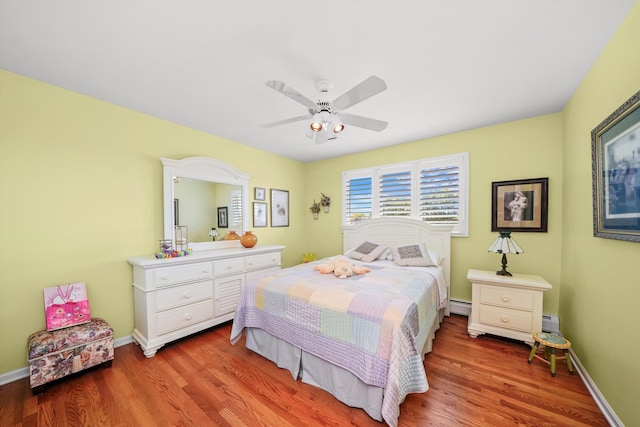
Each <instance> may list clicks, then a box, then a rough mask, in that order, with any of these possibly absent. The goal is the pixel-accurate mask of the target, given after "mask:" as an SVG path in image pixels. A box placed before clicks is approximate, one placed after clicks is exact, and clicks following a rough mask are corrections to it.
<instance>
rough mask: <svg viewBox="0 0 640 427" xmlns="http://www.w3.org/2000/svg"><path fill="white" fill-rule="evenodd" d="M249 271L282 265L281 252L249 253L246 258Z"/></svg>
mask: <svg viewBox="0 0 640 427" xmlns="http://www.w3.org/2000/svg"><path fill="white" fill-rule="evenodd" d="M245 259H246V261H245V266H246V270H247V271H253V270H259V269H263V268H267V267H276V266H279V265H280V252H276V253H270V254H259V255H249V256H248V257H246V258H245Z"/></svg>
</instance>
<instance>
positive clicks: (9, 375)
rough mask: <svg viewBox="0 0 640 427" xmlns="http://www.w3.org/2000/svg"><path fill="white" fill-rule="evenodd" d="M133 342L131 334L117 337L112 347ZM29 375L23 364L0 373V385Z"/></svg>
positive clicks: (26, 367)
mask: <svg viewBox="0 0 640 427" xmlns="http://www.w3.org/2000/svg"><path fill="white" fill-rule="evenodd" d="M132 342H133V338H131V335H128V336H126V337H122V338H117V339H115V340H113V347H114V348H116V347H120V346H123V345H126V344H129V343H132ZM28 376H29V367H28V366H25V367H24V368H20V369H16V370H15V371H11V372H6V373H4V374H0V386H3V385H5V384H9V383H12V382H14V381H18V380H21V379H23V378H27V377H28Z"/></svg>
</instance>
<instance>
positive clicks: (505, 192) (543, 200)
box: [491, 178, 549, 233]
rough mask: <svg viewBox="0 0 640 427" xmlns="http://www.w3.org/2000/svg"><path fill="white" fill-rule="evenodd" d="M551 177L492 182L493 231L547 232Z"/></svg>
mask: <svg viewBox="0 0 640 427" xmlns="http://www.w3.org/2000/svg"><path fill="white" fill-rule="evenodd" d="M548 185H549V178H536V179H522V180H518V181H500V182H493V183H491V186H492V188H491V231H537V232H542V233H546V232H547V204H548V197H549V194H548Z"/></svg>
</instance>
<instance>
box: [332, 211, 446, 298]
mask: <svg viewBox="0 0 640 427" xmlns="http://www.w3.org/2000/svg"><path fill="white" fill-rule="evenodd" d="M452 229H453V226H452V225H445V224H438V225H431V224H428V223H426V222H424V221H420V220H417V219H413V218H406V217H385V218H372V219H368V220H365V221H362V222H359V223H357V224H354V225H349V226H345V227H343V228H342V232H343V253H345V252H346V251H348V250H349V249H352V248H355V247H358V246H359V245H360V244H361V243H363V242H366V241H368V242H374V243H379V244H381V245H386V246H403V245H410V244H415V243H424V244H425V245H426V246H427V248H429V249H431V250H434V251H437V252H438V253H439V254H440V255H441V256H442V257H443V261H442V268H443V270H444V277H445V280H446V281H447V288H448V287H449V285H450V283H451V282H450V279H451V230H452Z"/></svg>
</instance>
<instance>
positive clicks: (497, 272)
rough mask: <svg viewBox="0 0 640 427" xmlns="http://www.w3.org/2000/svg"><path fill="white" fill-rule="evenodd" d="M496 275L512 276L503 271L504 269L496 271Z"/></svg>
mask: <svg viewBox="0 0 640 427" xmlns="http://www.w3.org/2000/svg"><path fill="white" fill-rule="evenodd" d="M496 274H497V275H498V276H511V275H512V274H511V273H509V272H508V271H507V270H505V269H504V268H503V269H502V270H499V271H496Z"/></svg>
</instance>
